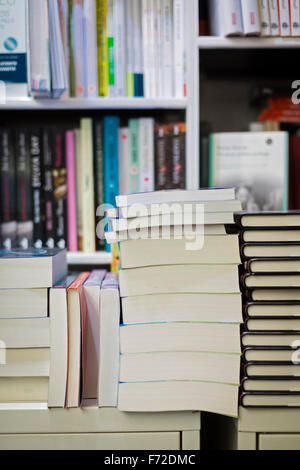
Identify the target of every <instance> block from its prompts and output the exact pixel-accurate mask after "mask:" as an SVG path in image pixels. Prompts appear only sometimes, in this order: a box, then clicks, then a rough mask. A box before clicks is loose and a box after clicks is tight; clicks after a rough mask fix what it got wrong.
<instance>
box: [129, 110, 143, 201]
mask: <svg viewBox="0 0 300 470" xmlns="http://www.w3.org/2000/svg"><path fill="white" fill-rule="evenodd" d="M129 152H130V155H129V162H130V163H129V166H130V179H129V193H138V192H139V191H140V187H139V173H140V161H139V121H138V119H130V120H129Z"/></svg>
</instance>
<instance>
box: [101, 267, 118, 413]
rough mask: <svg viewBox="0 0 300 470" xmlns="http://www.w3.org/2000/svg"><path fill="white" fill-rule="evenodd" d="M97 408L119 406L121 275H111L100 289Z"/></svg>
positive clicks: (108, 275)
mask: <svg viewBox="0 0 300 470" xmlns="http://www.w3.org/2000/svg"><path fill="white" fill-rule="evenodd" d="M100 295H101V301H100V312H101V314H100V361H99V384H98V405H99V407H116V406H117V403H118V383H119V358H120V344H119V330H120V294H119V283H118V275H117V274H113V273H109V274H107V276H106V278H105V280H104V281H103V283H102V286H101V294H100Z"/></svg>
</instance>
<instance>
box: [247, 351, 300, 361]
mask: <svg viewBox="0 0 300 470" xmlns="http://www.w3.org/2000/svg"><path fill="white" fill-rule="evenodd" d="M296 351H297V350H296ZM294 356H295V349H291V348H274V347H273V348H271V347H269V348H266V347H265V348H263V347H259V348H258V347H247V348H245V349H244V351H243V358H244V360H245V361H247V362H253V361H255V362H257V361H258V362H292V361H293V358H294Z"/></svg>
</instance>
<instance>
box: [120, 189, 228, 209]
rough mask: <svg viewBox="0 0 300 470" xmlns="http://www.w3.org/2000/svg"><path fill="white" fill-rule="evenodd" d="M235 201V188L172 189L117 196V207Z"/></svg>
mask: <svg viewBox="0 0 300 470" xmlns="http://www.w3.org/2000/svg"><path fill="white" fill-rule="evenodd" d="M231 200H235V190H234V188H219V189H216V188H215V189H199V190H190V191H186V190H181V189H171V190H166V191H155V192H150V193H139V194H130V195H127V196H117V197H116V204H117V207H128V206H131V205H132V204H163V203H173V202H204V201H231Z"/></svg>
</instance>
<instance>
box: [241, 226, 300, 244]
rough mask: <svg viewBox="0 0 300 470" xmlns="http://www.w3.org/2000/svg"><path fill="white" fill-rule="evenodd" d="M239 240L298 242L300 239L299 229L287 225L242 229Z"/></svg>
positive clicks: (249, 241) (248, 241) (246, 241)
mask: <svg viewBox="0 0 300 470" xmlns="http://www.w3.org/2000/svg"><path fill="white" fill-rule="evenodd" d="M241 240H242V242H244V243H253V242H254V243H257V242H265V243H266V242H279V243H282V242H298V241H299V240H300V230H297V229H293V228H291V229H289V228H288V227H285V229H284V228H282V229H277V230H273V229H270V228H269V229H265V228H264V229H260V230H257V229H251V230H242V232H241Z"/></svg>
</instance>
